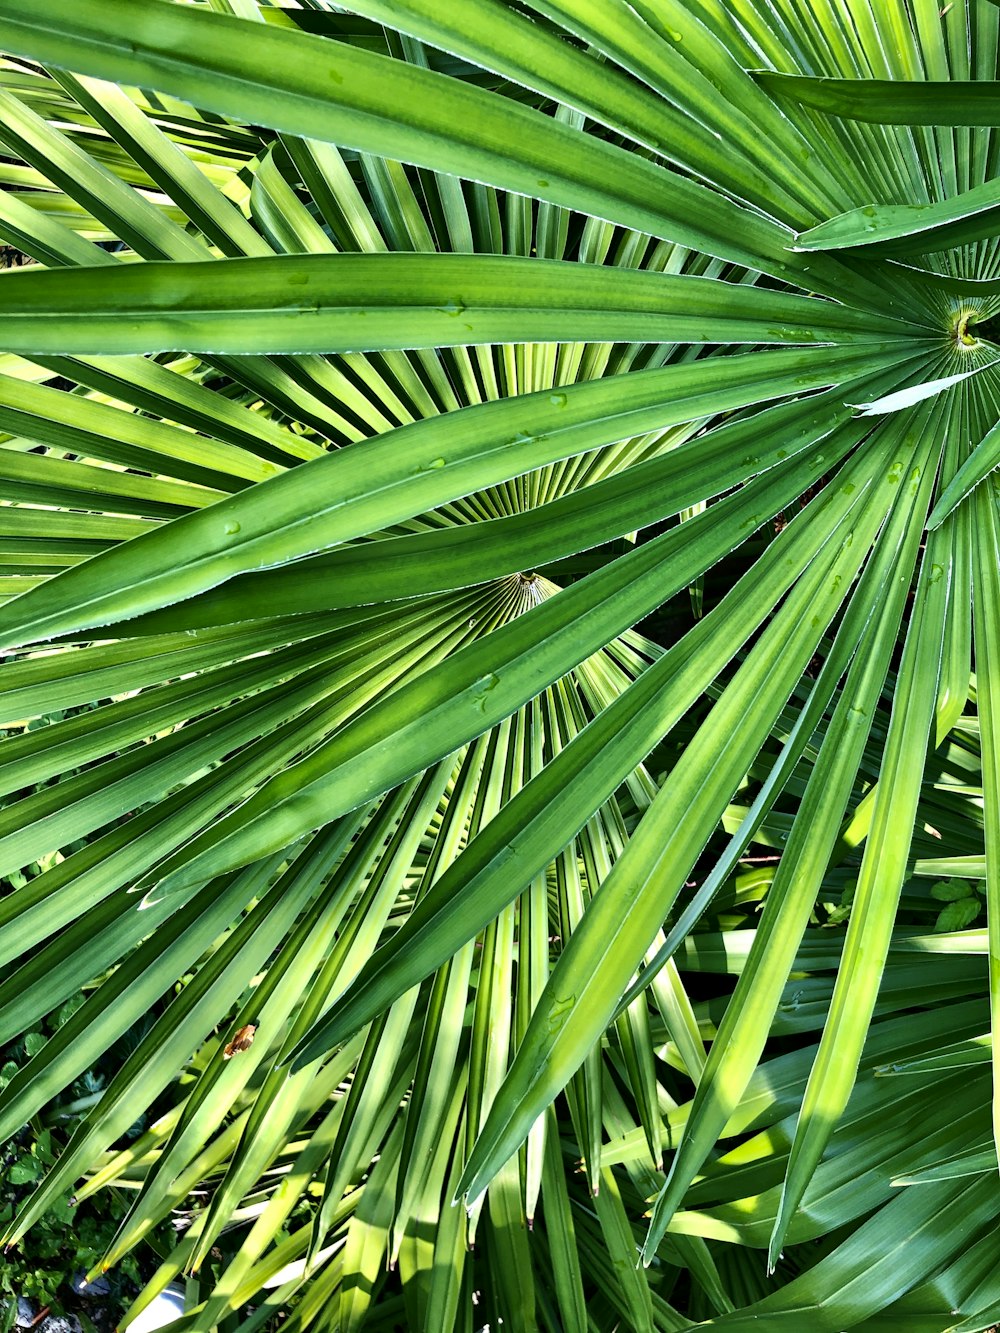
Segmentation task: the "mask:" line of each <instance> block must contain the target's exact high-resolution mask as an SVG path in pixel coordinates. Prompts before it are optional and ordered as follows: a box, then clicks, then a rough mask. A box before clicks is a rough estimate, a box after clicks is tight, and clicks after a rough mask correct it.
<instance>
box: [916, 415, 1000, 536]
mask: <svg viewBox="0 0 1000 1333" xmlns="http://www.w3.org/2000/svg"><path fill="white" fill-rule="evenodd" d="M997 467H1000V422H998V423H997V425H995V426H994V427H993V429H992V430H991V431H989V432H988V433H987V434H986V435H985V436H984V437H983V439H981V440H980V441H979V443H978V444H977V445H976V447H975V449H973V451H972V453H971V454H970V455H969V457H968V458H967V459H966V460H965V462H964V463H963V464H962V466H961V467H960V468H959V469H958V471H957V472H956V473H955V475H954V477H952V479H951V481H950V482H949V483H948V485H947V486H946V487H945V488H944V490H943V491H942V492H941V494H940V495H939V496H938V501H937V504H935V506H934V508H933V509H932V510H931V514H930V518H928V520H927V528H928V531H930V532H933V530H934V529H935V528H939V527H940V526H941V524H942V523H943V522H944V521H945V519H946V518H947V517H948V516H949V514H953V513H954V512H955V510H956V509H957V508H958V506H959V505H960V504H961V503H962V501H963V500H964V499H965V498H966V496H967V495H969V493H970V492H971V491H972V490H974V489H975V487H976V486H978V485H979V483H980V482H981V481H983V480H984V479H985V478H986V477H988V476H989V474H990V473H991V472H992V471H993V470H994V469H995V468H997Z"/></svg>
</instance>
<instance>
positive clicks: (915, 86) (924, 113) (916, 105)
mask: <svg viewBox="0 0 1000 1333" xmlns="http://www.w3.org/2000/svg"><path fill="white" fill-rule="evenodd" d="M754 77H755V78H756V80H757V82H758V83H759V84H760V85H761V87H763V88H766V89H767V91H768V92H769V93H771V94H772V95H773V96H774V97H777V98H778V99H779V100H783V101H789V102H797V103H798V104H799V105H800V106H811V107H814V108H815V109H816V110H817V111H826V112H828V113H829V114H830V115H833V116H844V117H846V118H847V119H848V120H863V121H868V122H870V123H872V124H875V125H1000V83H993V82H989V81H987V80H985V79H984V80H978V81H976V82H975V83H963V82H961V81H959V80H955V81H950V80H949V81H948V82H944V81H937V82H935V81H933V80H930V79H928V80H913V81H908V80H904V79H825V78H812V77H807V76H805V75H801V74H776V73H774V72H773V71H772V70H756V71H754Z"/></svg>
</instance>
